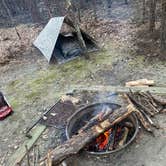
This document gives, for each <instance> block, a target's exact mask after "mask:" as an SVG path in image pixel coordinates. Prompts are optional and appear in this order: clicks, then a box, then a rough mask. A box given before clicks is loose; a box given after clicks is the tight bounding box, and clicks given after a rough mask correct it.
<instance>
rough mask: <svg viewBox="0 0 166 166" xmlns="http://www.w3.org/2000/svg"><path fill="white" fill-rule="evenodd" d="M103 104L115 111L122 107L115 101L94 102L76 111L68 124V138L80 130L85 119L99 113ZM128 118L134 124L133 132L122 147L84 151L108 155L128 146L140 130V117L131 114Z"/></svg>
mask: <svg viewBox="0 0 166 166" xmlns="http://www.w3.org/2000/svg"><path fill="white" fill-rule="evenodd" d="M103 106H109V107H110V108H112V110H113V111H116V109H117V108H120V107H121V106H120V105H118V104H114V103H107V102H105V103H94V104H91V105H88V106H85V107H83V108H81V109H80V110H78V111H77V112H75V113H74V114H73V115H72V116H71V117H70V118H69V120H68V123H67V126H66V136H67V139H69V138H71V137H72V136H73V135H75V134H77V132H78V130H79V129H80V128H81V127H82V126H83V125H84V123H85V121H88V120H89V119H90V118H92V117H93V116H94V115H95V114H96V113H98V112H99V111H100V110H101V108H102V107H103ZM127 119H129V120H130V122H131V123H132V124H133V132H132V135H131V137H130V138H129V140H128V141H127V142H126V143H125V144H124V145H123V146H121V147H119V148H116V149H113V150H108V151H97V152H96V151H93V150H88V149H84V151H85V152H86V153H88V154H92V155H106V154H112V153H115V152H118V151H120V150H122V149H124V148H125V147H127V146H128V145H129V144H131V142H132V141H133V140H134V139H135V137H136V135H137V133H138V130H139V123H138V119H137V117H136V115H135V114H131V115H130V116H129V117H128V118H127Z"/></svg>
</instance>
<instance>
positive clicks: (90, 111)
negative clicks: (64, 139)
mask: <svg viewBox="0 0 166 166" xmlns="http://www.w3.org/2000/svg"><path fill="white" fill-rule="evenodd" d="M116 107H117V108H118V107H119V105H116V104H113V103H96V104H94V105H90V106H88V107H85V108H84V109H81V110H80V111H78V112H77V113H76V114H75V115H74V116H73V117H72V118H71V119H70V121H69V123H68V127H67V136H68V138H70V137H72V135H75V134H78V133H82V132H83V131H86V130H88V129H89V128H90V127H91V126H92V125H95V124H97V123H98V122H99V121H100V120H101V119H103V117H104V116H105V114H107V113H105V112H109V110H110V109H112V111H116V110H114V109H115V108H116ZM137 131H138V121H137V118H136V117H135V116H134V115H130V116H129V117H127V118H125V119H124V120H122V121H121V122H120V123H117V124H115V125H113V126H112V127H110V128H109V129H108V130H106V131H105V132H103V133H101V134H100V135H99V136H98V137H97V138H94V139H93V140H92V141H91V142H90V143H89V144H88V145H87V146H86V147H85V148H84V150H85V151H87V152H88V153H91V154H94V153H95V154H105V153H112V152H114V151H118V150H120V149H122V148H124V147H125V146H127V145H128V144H129V143H130V142H131V141H132V140H133V139H134V138H135V135H136V133H137Z"/></svg>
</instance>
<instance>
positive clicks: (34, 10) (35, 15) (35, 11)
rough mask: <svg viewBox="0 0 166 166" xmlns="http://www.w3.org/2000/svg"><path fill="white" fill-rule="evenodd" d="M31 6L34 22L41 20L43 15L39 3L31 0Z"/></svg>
mask: <svg viewBox="0 0 166 166" xmlns="http://www.w3.org/2000/svg"><path fill="white" fill-rule="evenodd" d="M29 8H30V12H31V16H32V20H33V21H34V22H40V21H41V17H40V14H39V12H38V9H37V3H36V0H29Z"/></svg>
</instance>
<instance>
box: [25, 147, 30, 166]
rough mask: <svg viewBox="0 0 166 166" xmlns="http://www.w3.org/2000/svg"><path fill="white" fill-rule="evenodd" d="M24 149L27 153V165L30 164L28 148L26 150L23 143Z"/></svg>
mask: <svg viewBox="0 0 166 166" xmlns="http://www.w3.org/2000/svg"><path fill="white" fill-rule="evenodd" d="M25 149H26V154H27V166H30V158H29V150H28V146H27V145H25Z"/></svg>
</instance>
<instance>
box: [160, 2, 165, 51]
mask: <svg viewBox="0 0 166 166" xmlns="http://www.w3.org/2000/svg"><path fill="white" fill-rule="evenodd" d="M160 41H161V46H160V47H161V52H162V53H164V52H166V0H162V18H161V34H160Z"/></svg>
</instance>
